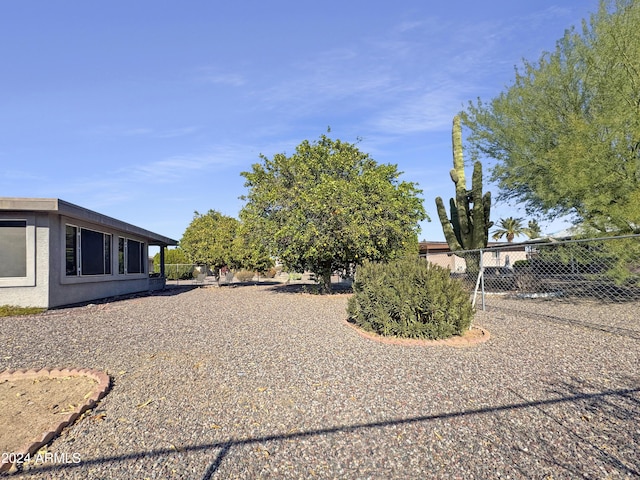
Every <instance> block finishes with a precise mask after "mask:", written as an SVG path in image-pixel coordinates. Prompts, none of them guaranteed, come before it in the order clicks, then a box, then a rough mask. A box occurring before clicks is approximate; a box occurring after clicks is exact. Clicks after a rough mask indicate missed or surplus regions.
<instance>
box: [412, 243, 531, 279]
mask: <svg viewBox="0 0 640 480" xmlns="http://www.w3.org/2000/svg"><path fill="white" fill-rule="evenodd" d="M419 249H420V256H421V257H423V258H426V259H427V260H428V261H429V262H431V263H433V264H436V265H440V266H441V267H445V268H448V269H449V270H451V271H452V272H454V273H464V272H466V270H467V264H466V262H465V260H464V258H462V257H459V256H457V255H455V254H454V253H453V252H451V249H450V248H449V245H448V244H447V242H420V243H419ZM527 258H528V252H527V246H526V245H523V244H509V243H502V242H489V244H488V246H487V248H486V249H485V251H484V253H483V254H482V265H483V266H484V267H505V266H507V267H509V266H513V263H514V262H516V261H518V260H526V259H527Z"/></svg>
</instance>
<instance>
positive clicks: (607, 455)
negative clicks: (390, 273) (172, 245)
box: [21, 383, 640, 480]
mask: <svg viewBox="0 0 640 480" xmlns="http://www.w3.org/2000/svg"><path fill="white" fill-rule="evenodd" d="M583 387H584V386H583V385H578V384H576V383H565V384H557V385H556V386H555V390H553V389H552V392H551V393H560V394H561V396H558V397H556V398H551V399H545V400H535V401H528V400H527V399H526V398H524V397H523V396H522V395H520V394H519V393H518V392H515V391H513V390H510V391H511V392H512V393H513V394H514V395H516V397H518V398H521V399H522V401H521V402H518V403H510V404H506V405H499V406H490V407H484V408H477V409H468V410H459V411H453V412H445V413H437V414H433V415H422V416H414V417H407V418H399V419H390V420H383V421H379V422H370V423H355V424H352V425H339V426H333V427H328V428H321V429H315V430H308V431H303V432H294V433H287V434H274V435H265V436H260V437H248V438H241V439H229V440H225V441H220V442H214V443H203V444H199V445H191V446H184V447H181V448H180V452H206V451H209V450H211V451H216V450H217V453H215V456H214V458H213V460H212V461H211V462H210V463H209V466H208V467H207V469H206V470H205V471H204V473H203V475H202V477H200V478H202V479H203V480H210V479H211V478H212V477H213V475H214V474H215V473H216V472H217V471H218V469H219V468H220V466H221V465H222V463H223V462H224V460H225V458H226V457H227V455H228V454H229V452H230V451H231V449H233V448H235V447H242V446H246V445H252V444H260V443H264V442H273V441H277V442H282V441H295V440H300V439H304V438H309V437H314V436H322V435H334V434H341V433H351V432H357V431H359V430H366V429H378V428H384V427H390V426H398V425H411V424H416V423H423V422H432V421H437V420H447V419H455V418H460V417H473V416H479V415H487V414H494V413H500V412H510V411H515V410H521V409H533V410H536V411H539V412H541V414H542V415H544V416H546V417H548V418H550V419H551V420H552V421H554V422H556V423H558V424H559V425H560V427H561V428H562V429H564V430H567V431H569V434H570V435H571V436H573V437H574V438H575V440H576V441H577V442H578V443H579V444H580V446H581V448H582V449H587V450H589V454H590V455H591V456H596V457H598V459H599V460H600V461H602V462H604V463H606V464H608V465H610V466H611V467H613V468H615V469H616V470H618V471H620V472H623V473H624V474H625V475H629V476H640V458H634V459H628V458H619V456H617V455H616V454H614V453H611V452H609V451H607V450H605V449H603V448H601V447H600V446H598V445H596V444H595V443H594V442H593V441H592V440H591V439H590V438H585V436H583V435H580V434H578V433H575V432H573V430H572V428H571V424H570V423H567V422H566V420H563V418H561V417H559V416H557V415H555V414H554V413H553V412H552V411H549V410H547V408H551V407H553V406H556V405H563V404H573V405H577V406H578V407H581V406H582V407H583V406H584V405H591V406H595V408H598V407H599V406H606V407H607V409H608V410H607V413H608V414H609V415H615V416H616V418H617V419H622V420H624V421H629V422H634V421H635V420H636V419H637V418H638V416H639V415H640V400H639V399H638V398H636V397H635V395H637V394H638V393H639V392H640V387H638V388H629V389H617V390H602V391H599V392H596V393H583V392H580V388H583ZM625 402H626V404H625ZM508 435H509V436H512V432H508ZM638 436H639V437H640V435H638ZM534 440H535V439H534ZM638 440H640V438H639V439H638ZM174 454H176V450H175V449H172V448H164V449H155V450H149V451H141V452H136V453H130V454H126V455H117V456H103V457H99V458H94V459H91V460H84V461H82V462H80V463H78V464H61V465H58V464H53V465H43V466H38V467H35V468H30V469H28V470H25V471H23V472H21V475H22V476H31V475H41V474H42V473H51V474H54V473H55V472H61V471H63V470H72V469H75V468H79V467H86V466H91V465H103V464H109V463H113V462H121V461H126V460H139V459H142V458H148V457H161V456H167V455H174ZM541 460H543V461H544V462H545V463H547V464H549V463H550V464H554V465H556V466H557V467H559V468H561V469H563V470H565V471H566V472H568V473H570V474H572V475H576V474H578V476H582V475H579V472H576V471H574V468H573V467H572V466H571V465H566V464H562V463H561V462H560V461H558V460H556V459H554V458H543V459H541ZM514 468H518V467H517V465H514Z"/></svg>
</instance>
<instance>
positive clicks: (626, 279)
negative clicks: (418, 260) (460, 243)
mask: <svg viewBox="0 0 640 480" xmlns="http://www.w3.org/2000/svg"><path fill="white" fill-rule="evenodd" d="M440 255H446V258H445V257H441V258H434V257H435V256H430V257H428V259H429V260H430V261H432V262H434V263H439V264H441V265H443V264H446V265H447V266H448V267H449V268H450V269H451V270H452V276H453V277H456V278H459V279H460V280H461V281H462V282H463V283H464V284H465V285H466V286H467V287H468V289H469V291H470V292H471V293H472V295H473V301H474V303H475V305H476V307H477V308H479V309H482V310H485V309H486V308H487V307H490V308H491V307H496V308H498V307H504V306H505V305H508V308H509V309H510V310H522V311H523V312H526V313H531V312H532V311H534V310H536V308H537V307H538V306H540V305H541V302H544V310H545V311H546V312H552V314H553V315H557V316H560V317H562V316H563V313H562V311H563V309H566V305H567V304H569V303H571V304H576V303H583V304H584V303H588V302H590V304H591V305H592V306H593V305H612V304H629V303H630V302H631V303H633V305H635V306H634V307H633V308H634V309H637V307H638V306H639V305H640V235H629V236H622V237H608V238H594V239H584V240H565V241H551V242H549V241H545V242H536V241H529V242H524V243H517V244H516V243H514V244H507V245H500V246H492V247H488V248H486V249H480V250H469V251H461V252H456V253H455V254H452V253H449V254H440ZM617 308H619V307H617ZM625 308H626V307H625ZM629 308H631V306H629ZM634 311H635V312H636V314H637V310H634ZM638 315H640V314H638Z"/></svg>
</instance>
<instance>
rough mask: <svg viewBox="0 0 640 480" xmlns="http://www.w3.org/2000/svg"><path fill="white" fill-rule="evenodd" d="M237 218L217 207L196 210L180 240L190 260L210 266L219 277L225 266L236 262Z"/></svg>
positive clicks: (181, 246)
mask: <svg viewBox="0 0 640 480" xmlns="http://www.w3.org/2000/svg"><path fill="white" fill-rule="evenodd" d="M238 224H239V223H238V220H236V219H235V218H232V217H227V216H225V215H222V214H221V213H219V212H216V211H215V210H209V211H208V212H207V213H206V214H204V215H203V214H200V213H198V212H195V213H194V216H193V220H192V221H191V223H190V224H189V226H188V227H187V229H186V230H185V232H184V234H183V235H182V239H181V240H180V248H181V249H182V250H183V251H184V252H185V253H186V255H187V258H188V259H189V260H190V261H191V263H195V264H199V265H208V266H209V267H211V269H212V270H213V271H214V275H215V276H218V275H219V271H220V269H221V268H222V267H224V266H225V265H228V264H230V263H232V261H233V241H234V238H235V236H236V231H237V229H238Z"/></svg>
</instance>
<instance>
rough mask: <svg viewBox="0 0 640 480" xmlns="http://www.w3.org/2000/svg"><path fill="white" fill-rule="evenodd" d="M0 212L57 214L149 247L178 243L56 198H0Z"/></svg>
mask: <svg viewBox="0 0 640 480" xmlns="http://www.w3.org/2000/svg"><path fill="white" fill-rule="evenodd" d="M0 211H12V212H43V213H57V214H59V215H64V216H66V217H69V218H74V219H77V220H83V221H86V222H89V223H92V224H95V225H101V226H105V227H110V228H113V229H116V230H119V231H121V232H124V233H129V234H131V235H136V236H138V237H142V238H145V239H146V240H147V241H148V243H149V244H150V245H159V246H169V245H177V244H178V242H177V241H176V240H174V239H172V238H169V237H165V236H164V235H159V234H157V233H154V232H151V231H149V230H146V229H144V228H140V227H136V226H135V225H131V224H130V223H127V222H123V221H122V220H117V219H115V218H112V217H109V216H107V215H103V214H101V213H98V212H94V211H93V210H89V209H87V208H84V207H80V206H78V205H74V204H73V203H69V202H65V201H64V200H60V199H58V198H11V197H0Z"/></svg>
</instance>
